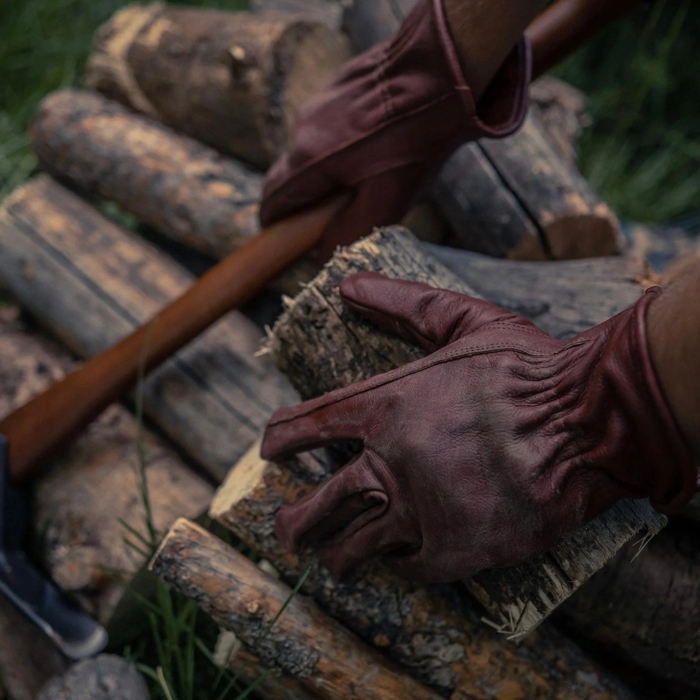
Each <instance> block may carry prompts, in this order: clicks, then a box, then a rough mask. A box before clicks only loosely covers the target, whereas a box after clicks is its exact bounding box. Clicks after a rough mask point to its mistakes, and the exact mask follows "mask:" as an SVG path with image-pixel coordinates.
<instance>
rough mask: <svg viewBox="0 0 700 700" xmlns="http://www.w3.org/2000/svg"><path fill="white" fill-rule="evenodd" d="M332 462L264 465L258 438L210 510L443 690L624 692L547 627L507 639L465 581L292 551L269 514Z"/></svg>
mask: <svg viewBox="0 0 700 700" xmlns="http://www.w3.org/2000/svg"><path fill="white" fill-rule="evenodd" d="M329 468H330V465H329V463H328V462H327V460H325V459H324V458H323V455H319V454H318V453H313V454H306V455H302V456H300V457H299V458H297V459H295V460H293V461H290V462H289V463H286V464H284V465H277V464H273V463H271V462H265V461H264V460H262V459H260V454H259V446H258V445H254V446H253V447H252V448H251V450H250V452H249V453H248V454H247V455H246V456H245V457H244V458H243V459H241V460H240V461H239V463H238V464H237V465H236V466H235V467H234V469H232V470H231V472H230V474H229V476H228V477H227V479H226V481H225V482H224V484H223V485H222V486H221V487H220V489H219V491H218V492H217V494H216V497H215V498H214V500H213V502H212V505H211V509H210V515H211V516H212V517H213V518H215V519H216V520H218V521H219V522H220V523H221V524H222V525H224V526H225V527H227V528H228V529H230V530H231V531H232V532H234V534H236V536H237V537H239V538H240V539H241V540H242V541H243V542H244V543H245V544H247V545H248V546H249V547H251V549H253V550H254V551H255V552H257V553H258V554H259V555H260V556H262V557H265V558H266V559H267V560H268V561H270V562H271V563H272V565H273V566H274V567H275V568H276V569H277V570H278V571H279V572H280V574H281V575H282V577H283V578H284V579H285V580H287V581H288V582H289V583H293V582H295V581H296V580H298V578H299V576H300V575H301V574H302V573H303V572H305V571H306V570H307V569H309V571H310V573H309V575H308V577H307V579H306V582H305V585H304V587H303V591H304V592H305V593H306V594H308V595H310V596H311V597H313V598H314V599H315V600H316V601H317V603H318V604H319V606H320V607H321V608H322V609H323V610H324V612H326V613H327V614H329V615H331V616H332V617H334V618H336V619H338V620H339V621H341V622H343V623H344V624H345V625H346V626H347V627H348V628H350V629H351V630H352V631H353V632H355V633H356V634H357V635H358V636H360V637H361V638H362V639H363V640H365V641H366V642H368V643H370V644H372V645H373V646H375V647H377V648H379V649H380V650H381V651H383V652H384V653H385V654H386V655H387V656H388V657H389V658H391V659H392V660H393V661H395V662H396V663H398V664H400V665H401V666H402V667H403V668H404V669H406V670H407V671H408V672H409V673H411V674H412V675H413V676H415V677H416V678H417V679H419V680H421V681H423V682H425V683H427V684H429V685H430V686H432V687H433V688H434V689H435V690H436V691H437V692H439V693H440V694H441V695H443V696H445V697H451V698H453V700H466V699H467V698H468V699H469V700H475V699H476V700H485V699H486V698H496V699H497V698H558V699H561V700H565V699H566V700H569V699H573V698H591V699H593V698H596V699H597V700H602V699H603V698H618V697H619V698H626V697H628V695H627V693H626V691H625V690H624V689H623V688H621V686H620V685H619V684H618V683H617V682H616V681H615V680H614V679H613V678H612V677H611V675H610V674H608V673H606V672H604V671H601V669H599V668H597V667H596V666H595V665H593V664H592V663H591V661H590V660H589V659H588V658H587V657H586V656H585V655H584V654H582V652H581V651H580V650H579V649H578V648H577V647H576V646H575V645H574V644H573V643H571V642H570V641H569V640H568V639H566V638H565V637H564V636H562V635H560V634H558V633H557V632H556V630H554V629H553V628H551V627H549V626H548V625H547V624H545V625H542V626H541V627H540V628H539V629H538V630H536V631H535V632H533V633H532V634H531V635H530V636H529V637H528V638H527V639H525V640H524V641H522V642H521V643H519V644H517V645H516V644H514V643H513V642H511V641H509V640H507V639H506V637H505V636H503V635H502V634H500V633H498V632H497V631H496V630H494V629H493V628H492V627H491V626H489V625H488V624H486V623H485V622H484V619H483V614H484V613H483V610H482V609H481V608H480V607H479V606H478V605H477V604H476V603H475V602H474V601H473V600H472V599H471V598H470V597H469V596H468V595H466V592H465V591H464V589H463V588H462V587H461V586H456V585H455V586H452V585H440V586H421V585H417V584H414V583H411V582H410V581H406V580H404V579H401V578H399V577H397V576H395V575H393V574H391V573H389V572H388V571H387V570H386V569H385V568H384V567H383V566H382V565H381V564H380V563H379V562H377V561H374V562H369V563H367V564H365V565H363V566H361V567H359V568H358V569H357V570H356V571H355V572H353V574H352V575H351V576H350V577H349V578H347V579H346V580H344V581H342V582H338V581H336V580H335V579H334V578H333V577H332V576H331V575H330V573H329V572H328V571H327V570H326V569H325V568H324V567H322V566H320V565H319V563H318V560H317V558H316V557H315V556H314V555H313V554H312V553H310V552H308V551H306V552H304V553H303V554H301V555H300V556H297V555H292V554H289V553H288V552H287V551H286V550H285V549H284V548H283V547H282V546H281V545H280V544H279V542H278V541H277V538H276V537H275V532H274V518H275V515H276V514H277V511H278V510H279V508H280V507H281V506H282V505H284V504H286V503H293V502H294V501H296V500H297V499H298V498H300V497H301V496H303V495H305V494H307V493H308V492H309V491H310V490H311V488H313V483H315V482H316V481H318V480H319V479H321V478H323V476H324V475H327V474H328V473H329V472H328V470H329Z"/></svg>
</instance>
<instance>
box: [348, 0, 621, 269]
mask: <svg viewBox="0 0 700 700" xmlns="http://www.w3.org/2000/svg"><path fill="white" fill-rule="evenodd" d="M414 4H415V0H354V2H353V3H352V5H350V6H349V7H348V9H347V10H346V16H345V27H346V30H347V31H348V33H349V35H350V38H351V41H352V43H353V46H354V48H355V49H356V50H357V51H364V50H366V49H368V48H370V47H371V46H373V45H374V44H376V43H377V42H379V41H381V40H383V39H384V38H386V37H388V36H390V35H391V34H393V33H394V32H395V31H396V29H397V27H398V26H399V24H400V22H401V21H402V20H403V18H404V17H405V16H406V14H407V13H408V12H410V10H411V8H412V7H413V5H414ZM434 197H435V201H436V202H437V204H438V206H439V207H440V208H441V209H442V211H443V212H444V214H445V216H446V217H447V220H448V221H449V223H450V224H451V227H452V235H453V238H452V239H451V240H450V244H451V245H454V246H456V247H459V248H466V249H468V250H474V251H477V252H480V253H487V254H488V255H493V256H495V257H507V258H513V259H518V260H544V259H547V258H553V259H569V258H586V257H596V256H604V255H611V254H613V253H615V252H617V251H618V246H619V241H618V234H619V224H618V221H617V218H616V217H615V215H614V214H613V212H612V211H611V210H610V208H609V207H608V206H607V205H606V204H605V203H603V202H602V201H601V200H600V199H599V198H598V197H597V196H596V195H595V194H594V193H593V192H592V190H591V189H590V187H589V186H588V184H587V183H586V181H585V180H584V179H583V177H582V176H581V174H580V173H579V172H578V171H577V170H576V168H575V167H574V166H573V165H572V164H571V162H570V161H569V160H568V159H565V158H562V157H561V156H560V155H559V153H558V152H557V147H556V146H554V145H552V143H551V142H550V139H549V137H548V135H547V133H546V130H545V128H544V127H543V125H542V123H541V121H540V120H539V119H538V117H537V115H536V114H530V115H529V117H528V119H527V120H526V122H525V125H524V126H523V128H522V129H521V130H520V131H519V132H518V133H517V134H515V135H513V136H511V137H509V138H507V139H502V140H496V141H493V140H488V139H484V140H482V141H480V142H479V143H476V144H467V145H465V146H463V147H462V148H460V149H459V150H458V151H457V152H456V153H455V154H454V155H453V156H452V157H451V158H450V160H449V161H448V162H447V163H446V164H445V166H444V167H443V170H442V172H441V174H440V176H439V177H438V178H437V181H436V183H435V187H434Z"/></svg>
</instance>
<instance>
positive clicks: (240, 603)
mask: <svg viewBox="0 0 700 700" xmlns="http://www.w3.org/2000/svg"><path fill="white" fill-rule="evenodd" d="M151 568H152V570H153V571H154V572H155V573H157V574H158V575H159V576H161V577H162V578H163V579H164V580H165V581H166V582H167V583H170V584H171V585H173V586H175V587H176V588H177V589H178V590H179V591H181V592H182V593H184V594H185V595H186V596H188V597H189V598H192V599H194V600H196V601H197V603H198V604H199V605H200V607H202V608H203V609H204V610H205V611H206V612H208V613H209V614H210V615H211V616H212V617H213V619H214V620H215V621H216V622H217V623H219V624H220V625H222V626H223V627H225V628H226V629H230V630H231V631H233V632H235V633H236V635H237V636H238V637H239V638H240V639H241V640H242V641H243V642H245V643H246V644H247V645H248V646H249V647H250V648H251V650H253V651H254V652H255V653H256V654H257V655H258V656H259V657H260V658H261V659H262V660H263V661H264V662H265V663H268V664H270V665H272V666H274V667H276V668H280V669H281V670H284V671H286V672H288V673H290V674H291V675H293V676H295V677H296V678H298V679H299V680H300V681H301V682H302V683H303V684H304V685H305V686H306V687H308V688H310V689H311V690H312V691H313V692H315V693H317V694H318V695H319V696H320V697H322V698H328V699H329V700H336V699H338V700H341V699H342V700H353V699H356V700H404V699H405V698H415V700H428V699H429V698H437V696H436V695H434V694H433V693H432V692H430V691H429V690H428V689H427V688H425V687H423V686H421V685H419V684H418V683H416V682H415V681H414V680H412V679H411V678H410V677H408V676H406V675H404V674H402V673H401V672H399V671H397V670H396V669H394V668H393V667H392V666H390V665H389V664H388V663H387V662H386V661H385V660H384V659H382V657H381V656H380V655H379V654H378V653H377V652H376V651H373V650H372V649H371V648H370V647H368V646H366V645H365V644H364V643H362V642H361V641H360V640H359V639H357V638H355V637H354V636H353V635H352V634H351V633H350V632H348V631H347V630H346V629H345V628H344V627H342V626H341V625H340V624H339V623H338V622H336V621H335V620H333V619H332V618H330V617H328V616H326V615H324V614H323V613H322V612H321V611H320V610H319V609H318V607H317V606H316V605H315V604H314V603H313V601H311V600H310V599H308V598H306V597H304V596H301V595H299V596H294V597H293V598H291V599H290V596H291V589H290V588H288V587H287V586H286V585H285V584H283V583H281V582H280V581H277V580H275V579H274V578H272V577H271V576H269V575H267V574H265V573H264V572H263V571H261V570H260V568H259V567H257V566H256V565H255V564H253V562H251V561H250V560H249V559H246V558H245V557H244V556H243V555H242V554H240V553H239V552H237V551H236V550H235V549H233V548H232V547H229V546H228V545H226V544H224V543H223V542H222V541H221V540H220V539H218V538H217V537H216V536H214V535H212V534H210V533H208V532H206V531H205V530H203V529H202V528H200V527H198V526H197V525H194V524H193V523H191V522H189V521H187V520H184V519H181V520H178V521H177V523H175V525H174V526H173V527H172V529H171V530H170V532H169V533H168V535H167V536H166V538H165V540H164V541H163V544H162V545H161V547H160V549H159V550H158V553H157V555H156V556H155V557H154V560H153V562H152V564H151ZM286 601H289V603H288V605H287V607H286V609H285V610H284V612H283V613H282V614H281V615H280V616H279V618H278V619H277V622H276V623H275V624H274V626H272V627H271V623H272V621H273V620H274V619H275V617H276V616H277V615H278V614H279V612H280V610H281V609H282V606H283V605H284V604H285V602H286Z"/></svg>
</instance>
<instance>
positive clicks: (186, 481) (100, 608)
mask: <svg viewBox="0 0 700 700" xmlns="http://www.w3.org/2000/svg"><path fill="white" fill-rule="evenodd" d="M25 271H26V270H25ZM0 357H2V367H1V369H0V376H1V378H2V381H0V415H2V416H5V415H7V414H8V413H10V412H11V411H13V410H14V409H16V408H19V407H20V406H21V405H23V404H25V403H26V402H27V401H29V400H30V399H31V398H33V397H34V396H35V395H37V394H39V393H40V392H42V391H44V390H46V389H47V388H48V387H49V386H50V385H51V384H53V383H54V382H56V381H58V380H59V379H61V378H62V377H63V376H64V375H65V373H66V372H67V371H68V370H70V369H72V368H73V367H74V366H75V362H74V360H73V359H72V358H71V357H70V356H69V355H68V354H67V353H66V352H65V350H62V349H61V348H60V347H58V346H57V345H56V344H54V343H52V342H50V341H48V340H46V339H45V338H43V337H41V336H40V335H39V334H38V333H37V332H36V331H35V330H30V329H29V328H28V327H27V326H26V325H25V324H23V323H22V321H21V319H20V317H19V315H18V310H17V309H16V307H9V308H5V309H3V310H2V316H0ZM138 433H139V429H138V425H137V422H136V420H135V418H134V417H133V416H132V415H131V414H130V413H129V412H128V411H126V409H124V408H122V407H120V406H116V405H115V406H111V407H110V408H109V409H107V410H106V411H105V412H104V413H103V414H102V415H101V416H100V417H99V418H98V420H97V421H95V422H94V423H93V424H92V425H91V426H90V427H89V428H88V429H87V431H86V432H85V433H84V434H83V435H82V436H81V437H80V438H79V439H78V440H76V441H75V442H74V443H73V444H72V445H71V446H70V447H69V448H68V449H67V450H65V451H64V452H63V453H62V454H61V455H60V456H59V457H58V458H57V459H55V460H54V461H53V463H52V465H51V467H50V469H49V470H48V471H47V473H46V475H45V476H44V477H43V478H41V479H40V480H39V481H38V482H37V484H36V487H35V492H34V508H33V511H34V512H33V518H34V520H33V524H34V531H35V532H36V533H40V537H41V546H40V554H41V559H42V564H43V565H44V566H45V568H46V569H47V571H48V572H49V573H50V574H51V576H52V578H53V579H54V580H55V581H56V582H57V583H58V585H59V586H61V588H63V589H64V590H65V591H67V592H69V593H70V594H72V595H73V596H74V597H75V598H77V599H78V600H79V601H80V603H81V604H82V606H83V607H84V608H85V609H86V610H87V611H88V612H90V613H91V614H92V615H94V616H95V617H96V618H98V619H99V620H100V621H101V622H102V623H103V624H108V623H109V622H110V620H111V618H112V613H113V612H114V610H115V608H116V606H117V604H118V602H119V600H120V598H121V597H122V595H123V592H124V586H125V584H126V583H128V581H129V580H130V578H131V576H132V575H133V574H134V573H135V572H136V571H138V570H139V569H140V568H141V567H142V565H143V564H144V563H145V561H146V558H147V556H148V554H149V552H148V546H147V545H146V546H145V547H144V541H147V540H148V537H149V534H148V527H147V518H146V506H145V503H144V501H143V499H142V490H141V489H142V485H143V484H142V480H141V474H140V468H141V467H140V462H139V445H138V439H139V437H138ZM143 447H144V454H145V461H144V465H143V467H144V473H145V475H146V485H147V488H148V493H149V495H150V508H151V516H152V523H153V525H154V527H155V528H156V529H157V530H159V531H161V532H162V531H164V530H167V528H169V527H170V525H171V524H172V523H173V522H174V521H175V519H176V518H177V517H179V516H188V517H191V518H196V517H199V516H200V515H201V514H202V513H204V512H205V511H206V510H207V507H208V505H209V502H210V501H211V496H212V493H213V488H212V487H211V485H210V484H208V483H207V482H206V481H204V480H203V479H202V478H201V477H199V476H197V475H196V474H195V473H194V472H193V471H192V470H191V469H189V468H188V467H187V466H186V465H185V464H184V463H183V462H182V460H181V459H180V458H179V457H178V456H177V455H176V454H175V453H174V452H173V451H172V450H171V449H170V448H169V447H167V446H166V445H165V444H164V443H163V441H162V440H160V439H159V438H157V437H156V436H155V435H153V434H152V433H151V432H150V431H148V430H144V432H143ZM139 550H143V551H139Z"/></svg>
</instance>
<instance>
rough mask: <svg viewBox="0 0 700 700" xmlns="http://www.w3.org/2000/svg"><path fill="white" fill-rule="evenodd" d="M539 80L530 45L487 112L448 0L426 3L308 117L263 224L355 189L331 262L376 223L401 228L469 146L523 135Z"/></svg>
mask: <svg viewBox="0 0 700 700" xmlns="http://www.w3.org/2000/svg"><path fill="white" fill-rule="evenodd" d="M529 76H530V55H529V48H528V45H527V44H526V42H525V40H524V39H523V40H522V41H521V43H520V44H519V45H518V46H517V47H516V48H515V49H514V50H513V52H512V53H511V55H510V57H509V58H508V59H507V60H506V62H505V64H504V65H503V66H502V68H501V69H500V71H499V73H498V74H497V75H496V76H495V77H494V79H493V80H492V82H491V84H490V87H489V89H488V91H487V93H486V94H485V95H484V97H483V98H482V99H481V100H480V102H479V105H478V107H477V106H476V105H475V104H474V99H473V97H472V94H471V92H470V90H469V87H468V86H469V76H464V75H463V74H462V70H461V68H460V64H459V58H458V56H457V52H456V50H455V47H454V44H453V42H452V38H451V36H450V32H449V28H448V26H447V22H446V19H445V14H444V8H443V5H442V0H420V2H419V3H418V5H417V6H416V7H415V8H414V10H413V11H412V12H411V14H410V15H409V16H408V17H407V18H406V20H405V21H404V23H403V24H402V26H401V28H400V29H399V31H398V32H397V34H396V35H395V36H394V37H392V38H391V39H388V40H387V41H385V42H382V43H381V44H379V45H377V46H376V47H374V48H373V49H370V50H369V51H367V52H366V53H364V54H361V55H360V56H358V57H356V58H355V59H353V60H352V61H350V62H349V63H348V64H347V65H346V66H345V67H344V68H343V69H342V70H341V72H340V73H339V74H338V75H337V76H336V78H335V80H334V81H333V82H332V83H331V84H330V85H329V86H328V87H327V88H325V89H324V90H322V91H321V92H320V93H319V94H318V95H317V96H316V97H315V98H313V99H312V100H311V102H310V103H309V104H308V105H307V106H306V107H305V108H304V109H303V110H302V112H301V113H300V114H299V117H298V119H297V124H296V127H295V133H294V138H293V142H292V147H291V150H290V151H289V152H288V153H286V154H285V155H283V156H282V157H281V158H280V159H279V160H278V161H277V162H276V163H275V164H274V165H273V166H272V169H271V170H270V172H269V173H268V177H267V181H266V185H265V190H264V194H263V201H262V205H261V210H260V219H261V223H262V225H263V226H269V225H270V224H272V223H274V222H276V221H278V220H280V219H283V218H285V217H287V216H289V215H290V214H292V213H294V212H295V211H297V210H300V209H303V208H306V207H309V206H312V205H314V204H317V203H319V202H320V201H322V200H323V199H324V198H325V197H327V196H329V195H331V194H332V193H334V192H336V191H338V190H340V189H345V188H350V189H352V190H354V191H355V199H354V202H353V203H352V204H351V205H350V207H349V208H348V209H347V210H346V212H345V214H344V215H342V216H340V217H339V218H338V220H337V221H335V222H334V224H333V225H332V226H331V227H329V232H330V233H329V236H330V238H327V239H326V240H324V243H323V245H322V250H321V251H320V255H321V258H322V259H326V258H328V257H330V254H331V253H332V251H333V250H334V248H335V247H336V246H337V245H347V244H349V243H351V242H353V241H355V240H357V239H359V238H362V237H363V236H365V235H368V234H369V233H371V232H372V229H373V227H374V226H384V225H388V224H395V223H398V222H399V221H400V220H401V219H402V218H403V216H404V215H405V214H406V213H407V212H408V210H409V208H410V206H411V203H412V202H411V200H412V199H413V197H414V194H415V193H416V191H417V190H418V188H419V187H420V186H421V184H422V183H423V182H424V180H425V179H426V177H427V176H428V175H429V174H431V173H432V172H433V171H435V170H437V168H438V167H439V166H440V165H441V164H442V163H443V161H445V160H446V159H447V157H448V156H449V155H450V154H451V153H452V152H453V151H454V150H455V149H456V148H457V147H458V146H459V145H460V144H462V143H464V142H465V141H470V140H473V139H477V138H479V137H481V136H489V137H498V136H506V135H508V134H510V133H512V132H513V131H514V130H515V129H517V127H518V126H519V125H520V124H521V122H522V120H523V118H524V116H525V113H526V110H527V99H528V98H527V93H528V85H529Z"/></svg>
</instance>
